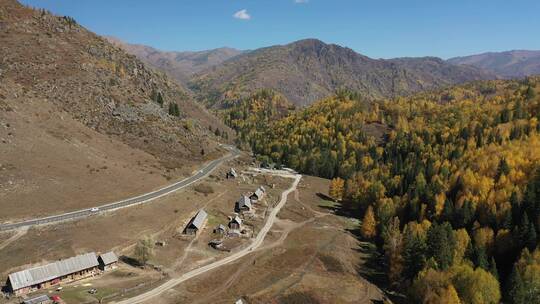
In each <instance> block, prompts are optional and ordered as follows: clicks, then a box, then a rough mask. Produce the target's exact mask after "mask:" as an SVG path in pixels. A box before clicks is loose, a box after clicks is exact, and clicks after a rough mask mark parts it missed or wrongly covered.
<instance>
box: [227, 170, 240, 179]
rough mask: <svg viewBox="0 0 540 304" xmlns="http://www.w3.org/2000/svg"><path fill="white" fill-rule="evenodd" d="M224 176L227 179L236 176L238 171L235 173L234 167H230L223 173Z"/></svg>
mask: <svg viewBox="0 0 540 304" xmlns="http://www.w3.org/2000/svg"><path fill="white" fill-rule="evenodd" d="M225 177H226V178H227V179H229V178H237V177H238V173H236V170H234V168H231V169H230V170H229V172H227V174H226V175H225Z"/></svg>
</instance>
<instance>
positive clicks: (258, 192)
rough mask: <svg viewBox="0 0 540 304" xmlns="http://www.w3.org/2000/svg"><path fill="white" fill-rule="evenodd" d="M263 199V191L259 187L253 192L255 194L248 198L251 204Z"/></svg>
mask: <svg viewBox="0 0 540 304" xmlns="http://www.w3.org/2000/svg"><path fill="white" fill-rule="evenodd" d="M263 189H264V188H263ZM263 197H264V191H263V190H262V189H261V187H259V188H258V189H257V190H255V192H253V194H252V195H251V196H250V197H249V198H250V199H251V201H252V202H257V201H259V200H260V199H262V198H263Z"/></svg>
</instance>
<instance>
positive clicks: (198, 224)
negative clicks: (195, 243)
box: [184, 209, 208, 234]
mask: <svg viewBox="0 0 540 304" xmlns="http://www.w3.org/2000/svg"><path fill="white" fill-rule="evenodd" d="M207 217H208V213H206V211H204V210H203V209H201V210H199V212H197V214H196V215H195V216H194V217H193V218H192V219H191V221H189V223H188V224H187V226H186V228H184V234H197V231H199V230H200V229H202V227H203V225H204V222H205V221H206V218H207Z"/></svg>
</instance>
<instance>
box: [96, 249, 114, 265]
mask: <svg viewBox="0 0 540 304" xmlns="http://www.w3.org/2000/svg"><path fill="white" fill-rule="evenodd" d="M99 257H100V258H101V260H102V261H103V264H105V265H109V264H112V263H116V262H118V257H117V256H116V254H114V252H112V251H109V252H107V253H104V254H102V255H100V256H99Z"/></svg>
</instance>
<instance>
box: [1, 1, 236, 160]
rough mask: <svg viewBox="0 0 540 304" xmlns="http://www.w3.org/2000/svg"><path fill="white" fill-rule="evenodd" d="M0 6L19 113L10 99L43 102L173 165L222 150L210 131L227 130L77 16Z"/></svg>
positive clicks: (7, 80) (4, 83) (6, 86)
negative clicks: (203, 150) (211, 128)
mask: <svg viewBox="0 0 540 304" xmlns="http://www.w3.org/2000/svg"><path fill="white" fill-rule="evenodd" d="M0 4H1V5H0V54H1V58H2V59H1V61H0V78H1V82H0V86H1V87H2V90H3V91H5V92H8V93H6V94H7V95H2V96H0V97H1V98H0V104H4V105H5V106H3V107H5V108H11V109H13V107H12V106H8V105H9V103H8V102H11V101H12V100H15V99H17V98H23V99H25V100H29V99H31V98H35V99H39V102H40V103H46V104H50V105H51V106H53V107H55V108H58V109H60V110H62V111H65V112H66V113H68V115H70V116H72V117H73V118H74V119H75V120H77V121H79V122H81V123H82V124H84V125H86V126H87V127H89V128H91V129H93V130H96V131H98V132H100V133H102V134H105V135H108V136H111V137H113V138H115V139H117V140H120V141H121V142H123V143H126V144H128V145H130V146H131V147H134V148H138V149H141V150H143V151H146V152H148V153H150V154H152V155H154V156H156V157H157V158H158V159H160V160H161V161H162V162H163V163H166V164H167V165H168V166H173V167H175V166H182V165H184V164H185V162H186V161H187V162H189V161H191V160H198V159H201V157H202V156H201V153H200V152H201V149H202V148H205V149H206V150H207V151H208V152H210V151H212V150H215V149H217V145H216V142H215V141H216V138H215V137H214V135H213V134H212V133H211V132H208V129H209V126H213V127H214V128H220V129H221V130H222V131H226V129H227V128H226V126H225V125H223V124H222V123H221V122H220V120H218V119H216V118H215V117H214V116H213V115H211V114H210V113H208V112H207V111H206V110H205V109H204V108H203V107H202V106H200V105H199V104H198V103H196V102H194V101H193V100H192V99H191V97H190V96H189V95H188V94H187V93H186V91H184V90H183V89H182V88H180V87H179V86H178V85H177V84H176V83H175V82H174V81H172V80H170V79H169V78H168V77H166V76H165V75H163V74H162V73H158V72H155V71H153V70H151V69H148V68H147V67H146V66H145V65H144V64H143V63H142V62H141V61H140V60H138V59H136V58H135V56H132V55H129V54H127V53H125V52H124V51H123V50H121V49H120V48H118V47H115V46H113V45H111V44H110V43H109V42H107V41H106V40H105V39H103V38H101V37H99V36H97V35H95V34H94V33H91V32H89V31H87V30H86V29H84V28H83V27H81V26H79V25H78V24H77V22H76V21H75V20H74V19H73V18H70V17H59V16H55V15H53V14H51V13H49V12H47V11H44V10H40V11H38V10H34V9H30V8H27V7H25V6H23V5H21V4H19V3H18V2H17V1H15V0H2V1H0ZM6 103H8V105H6ZM43 108H45V107H43ZM68 131H69V130H68Z"/></svg>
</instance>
